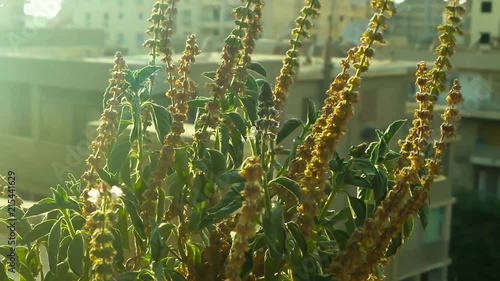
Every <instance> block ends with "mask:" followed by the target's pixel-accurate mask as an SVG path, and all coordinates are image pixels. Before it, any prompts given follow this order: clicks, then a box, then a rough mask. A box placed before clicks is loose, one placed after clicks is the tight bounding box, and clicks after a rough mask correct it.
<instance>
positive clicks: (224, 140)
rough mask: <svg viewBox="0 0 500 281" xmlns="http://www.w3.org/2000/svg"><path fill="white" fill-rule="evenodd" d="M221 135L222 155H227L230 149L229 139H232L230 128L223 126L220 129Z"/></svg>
mask: <svg viewBox="0 0 500 281" xmlns="http://www.w3.org/2000/svg"><path fill="white" fill-rule="evenodd" d="M219 133H220V152H222V154H226V153H227V150H228V147H229V139H230V134H229V129H228V127H227V126H226V125H225V124H221V125H220V127H219Z"/></svg>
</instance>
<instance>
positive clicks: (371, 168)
mask: <svg viewBox="0 0 500 281" xmlns="http://www.w3.org/2000/svg"><path fill="white" fill-rule="evenodd" d="M351 167H352V169H353V170H359V171H362V172H363V173H365V174H366V175H370V176H371V175H375V174H376V172H377V169H376V168H375V165H373V164H372V163H371V162H370V161H369V160H368V159H367V158H354V160H353V161H352V165H351Z"/></svg>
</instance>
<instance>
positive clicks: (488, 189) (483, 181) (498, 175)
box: [477, 167, 500, 198]
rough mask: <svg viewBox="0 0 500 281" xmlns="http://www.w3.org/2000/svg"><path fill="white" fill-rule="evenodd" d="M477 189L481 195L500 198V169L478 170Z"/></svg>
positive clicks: (485, 168)
mask: <svg viewBox="0 0 500 281" xmlns="http://www.w3.org/2000/svg"><path fill="white" fill-rule="evenodd" d="M477 189H478V190H479V192H480V193H481V194H484V195H490V196H495V197H497V198H500V192H499V191H500V169H498V168H493V167H491V168H490V167H480V168H478V170H477Z"/></svg>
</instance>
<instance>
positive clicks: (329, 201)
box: [319, 176, 344, 221]
mask: <svg viewBox="0 0 500 281" xmlns="http://www.w3.org/2000/svg"><path fill="white" fill-rule="evenodd" d="M335 179H336V176H334V177H332V183H333V182H334V181H335ZM332 186H333V190H332V192H331V193H330V194H329V195H328V199H327V200H326V203H325V205H324V206H323V209H321V213H320V215H319V221H322V220H324V219H325V217H326V214H327V213H328V209H329V208H330V205H331V204H332V202H333V200H335V197H336V196H337V193H338V192H339V190H341V189H342V187H343V186H344V183H340V184H337V185H333V184H332Z"/></svg>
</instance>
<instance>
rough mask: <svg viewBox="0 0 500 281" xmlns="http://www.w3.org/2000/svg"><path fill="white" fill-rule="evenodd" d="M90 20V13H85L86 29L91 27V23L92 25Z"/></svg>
mask: <svg viewBox="0 0 500 281" xmlns="http://www.w3.org/2000/svg"><path fill="white" fill-rule="evenodd" d="M90 19H91V15H90V13H88V12H87V13H85V26H86V27H90V23H91V21H90Z"/></svg>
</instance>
